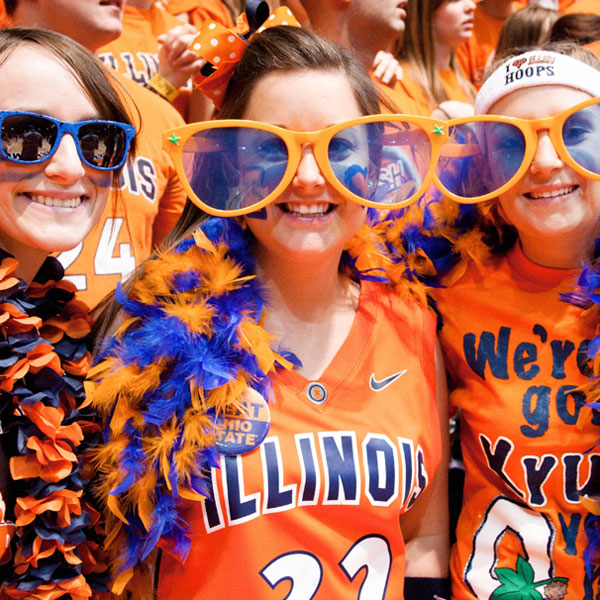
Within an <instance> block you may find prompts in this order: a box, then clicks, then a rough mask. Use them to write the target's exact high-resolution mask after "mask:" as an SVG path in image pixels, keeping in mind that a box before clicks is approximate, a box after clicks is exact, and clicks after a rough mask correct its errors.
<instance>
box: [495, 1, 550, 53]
mask: <svg viewBox="0 0 600 600" xmlns="http://www.w3.org/2000/svg"><path fill="white" fill-rule="evenodd" d="M559 16H560V13H559V12H558V11H556V10H553V9H551V8H545V7H544V6H540V5H539V4H531V5H529V6H525V7H524V8H521V9H520V10H517V11H515V12H514V13H512V15H510V17H508V19H506V21H504V25H503V26H502V29H501V30H500V37H499V38H498V43H497V44H496V54H495V56H497V57H498V58H502V57H503V56H506V55H507V54H508V53H512V51H513V50H514V48H526V47H528V46H538V45H539V44H543V43H545V42H547V41H548V38H549V37H550V28H551V27H552V23H554V21H556V19H558V17H559Z"/></svg>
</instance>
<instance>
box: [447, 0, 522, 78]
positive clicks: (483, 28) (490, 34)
mask: <svg viewBox="0 0 600 600" xmlns="http://www.w3.org/2000/svg"><path fill="white" fill-rule="evenodd" d="M526 5H527V2H513V11H515V10H519V9H520V8H523V7H524V6H526ZM502 25H504V20H503V19H496V18H494V17H492V16H491V15H489V14H488V13H487V12H485V11H484V10H483V9H482V8H481V7H480V6H476V7H475V14H474V16H473V36H472V37H471V39H469V40H466V41H464V42H462V44H460V45H459V46H458V48H457V49H456V58H457V59H458V62H459V63H460V66H461V67H462V69H463V71H464V72H465V74H466V76H467V79H469V80H470V81H471V83H472V84H473V85H474V86H476V87H477V88H479V87H481V84H482V83H483V74H484V71H485V68H486V66H487V62H488V59H489V57H490V54H492V52H494V51H495V50H496V45H497V44H498V38H499V37H500V30H501V29H502Z"/></svg>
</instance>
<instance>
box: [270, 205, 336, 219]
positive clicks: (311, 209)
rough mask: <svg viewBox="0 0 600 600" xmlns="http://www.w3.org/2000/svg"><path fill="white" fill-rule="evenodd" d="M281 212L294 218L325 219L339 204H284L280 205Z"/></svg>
mask: <svg viewBox="0 0 600 600" xmlns="http://www.w3.org/2000/svg"><path fill="white" fill-rule="evenodd" d="M278 206H279V208H281V210H282V211H283V212H284V213H286V214H288V215H292V216H294V217H305V218H306V217H309V218H313V217H324V216H325V215H328V214H330V213H331V212H332V211H333V210H335V208H336V207H337V204H331V203H328V202H320V203H316V204H300V203H298V202H284V203H282V204H278Z"/></svg>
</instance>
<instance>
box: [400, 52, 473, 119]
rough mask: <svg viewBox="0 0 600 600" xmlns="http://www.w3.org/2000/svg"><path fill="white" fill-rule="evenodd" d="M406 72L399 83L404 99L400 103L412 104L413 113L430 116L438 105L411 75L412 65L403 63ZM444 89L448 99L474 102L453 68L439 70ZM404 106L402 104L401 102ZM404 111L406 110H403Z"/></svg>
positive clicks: (468, 102) (401, 95)
mask: <svg viewBox="0 0 600 600" xmlns="http://www.w3.org/2000/svg"><path fill="white" fill-rule="evenodd" d="M402 68H403V70H404V74H403V76H402V80H401V81H399V82H398V84H397V86H396V87H397V93H398V95H399V96H400V97H401V98H402V97H403V98H404V100H402V99H400V100H398V102H399V103H402V102H405V103H407V104H410V106H411V107H412V110H413V111H414V113H413V114H416V115H421V116H424V117H428V116H429V115H431V112H432V111H433V109H434V108H436V105H432V104H431V102H430V101H429V99H428V98H427V94H425V91H424V90H423V88H422V87H421V85H420V84H419V83H417V81H416V80H415V79H413V78H412V77H411V74H410V66H409V65H407V64H406V63H402ZM438 73H439V76H440V80H441V82H442V85H443V86H444V90H445V92H446V94H447V96H448V100H456V101H458V102H466V103H467V104H472V100H471V99H470V98H469V96H468V95H467V93H466V92H465V91H464V90H463V88H462V87H461V85H460V83H459V81H458V77H457V76H456V73H455V72H454V71H453V70H452V69H440V71H438ZM399 106H402V104H399ZM403 112H404V111H403Z"/></svg>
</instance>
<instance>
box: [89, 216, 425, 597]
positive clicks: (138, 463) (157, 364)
mask: <svg viewBox="0 0 600 600" xmlns="http://www.w3.org/2000/svg"><path fill="white" fill-rule="evenodd" d="M252 256H253V239H252V236H251V235H250V234H249V232H248V231H247V230H245V229H244V228H243V227H242V226H241V225H240V224H239V223H237V222H236V221H235V220H233V219H221V218H211V219H209V220H208V221H206V222H205V223H204V224H203V226H202V227H201V228H200V229H198V230H196V232H195V233H194V235H193V238H191V239H187V240H185V241H184V242H182V243H180V244H179V245H178V246H177V247H176V248H174V249H172V250H170V251H167V252H163V253H162V254H160V255H159V256H158V257H157V259H155V260H151V261H149V262H148V263H147V264H146V268H145V271H144V273H143V275H142V276H141V277H140V278H138V279H137V280H136V281H135V282H134V283H133V285H132V286H131V289H130V292H129V294H128V295H125V294H124V293H123V292H122V291H119V292H118V294H117V299H118V300H119V302H120V303H121V304H122V311H121V314H122V316H123V322H122V324H121V326H120V327H119V328H118V330H117V331H116V334H115V335H114V336H113V337H112V338H111V339H109V340H108V341H107V345H106V347H105V348H104V349H103V352H102V354H101V356H100V362H99V363H98V364H97V365H96V366H95V367H94V368H93V369H92V370H91V371H90V378H91V379H92V380H93V381H94V382H95V384H94V390H93V393H92V394H91V401H92V404H93V406H94V408H95V410H97V411H98V412H99V413H100V414H101V415H103V417H104V419H105V422H106V427H105V431H104V444H103V446H102V448H100V449H99V451H98V452H97V455H96V464H97V467H98V469H99V472H100V480H101V483H100V485H99V488H98V492H99V496H100V498H101V500H102V502H103V503H104V504H105V506H106V509H107V510H106V511H105V512H106V533H107V547H108V549H109V552H110V554H111V556H112V558H113V567H114V571H115V573H116V577H115V579H114V584H113V592H115V593H117V594H119V593H121V592H123V591H124V590H125V589H126V588H127V589H128V590H135V594H136V597H141V598H144V597H151V592H150V591H149V590H150V587H151V586H150V584H149V582H148V578H151V577H152V560H153V553H154V552H155V551H156V548H157V545H158V543H159V541H160V540H162V541H163V543H166V544H168V546H169V549H170V551H171V552H172V553H175V554H176V555H178V556H179V557H180V558H181V559H185V557H186V555H187V553H188V550H189V544H190V541H189V538H188V535H187V533H188V531H187V525H186V523H185V522H184V521H183V519H182V518H181V516H180V509H181V505H182V501H183V500H185V499H192V500H200V499H202V498H204V497H206V496H207V495H208V494H209V493H210V492H209V489H208V479H207V477H208V474H209V471H210V469H211V468H212V467H214V466H216V464H217V454H216V450H215V447H214V422H215V417H216V415H217V414H219V413H221V412H223V411H224V410H226V409H227V408H228V407H231V406H235V405H236V404H237V403H239V400H240V397H241V395H242V393H243V392H244V390H245V389H246V388H247V387H248V386H249V387H251V388H253V389H254V390H256V391H257V392H258V393H260V394H261V395H262V396H263V397H265V398H266V399H269V397H270V394H271V381H270V376H271V375H272V374H273V372H274V371H275V370H276V369H278V368H290V367H291V366H292V364H293V362H294V358H293V356H291V355H289V354H287V353H286V352H284V351H283V350H281V349H280V348H278V347H277V346H278V345H277V340H275V339H274V338H273V337H272V336H271V335H270V334H269V333H267V332H266V331H265V330H264V328H263V327H262V325H261V317H262V314H263V310H264V308H265V292H264V290H263V289H262V287H261V285H260V283H259V282H258V280H257V279H256V277H255V265H254V262H253V258H252ZM340 269H341V270H342V271H343V272H345V273H347V274H348V275H349V276H351V277H354V278H355V279H357V280H359V279H369V280H375V281H381V282H386V283H387V284H388V285H390V286H393V287H394V288H395V290H396V291H397V292H398V293H399V294H401V295H403V296H404V297H405V298H406V299H411V300H413V301H417V302H420V303H423V304H425V303H426V302H427V299H426V291H425V286H424V285H422V284H421V283H419V282H417V281H411V280H410V279H411V277H410V273H409V272H408V270H407V268H406V265H405V264H403V262H402V261H401V260H395V261H392V260H391V257H390V256H389V255H388V253H387V252H386V250H385V240H384V239H383V238H382V237H380V236H379V235H378V233H377V227H376V226H375V227H369V226H368V225H365V226H363V227H362V228H361V229H360V230H359V232H358V233H357V234H356V236H355V237H354V238H353V239H352V241H351V243H350V245H349V247H348V248H347V249H346V251H345V252H344V253H343V256H342V261H341V265H340ZM140 590H142V591H140ZM144 590H148V591H147V592H146V591H144Z"/></svg>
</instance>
